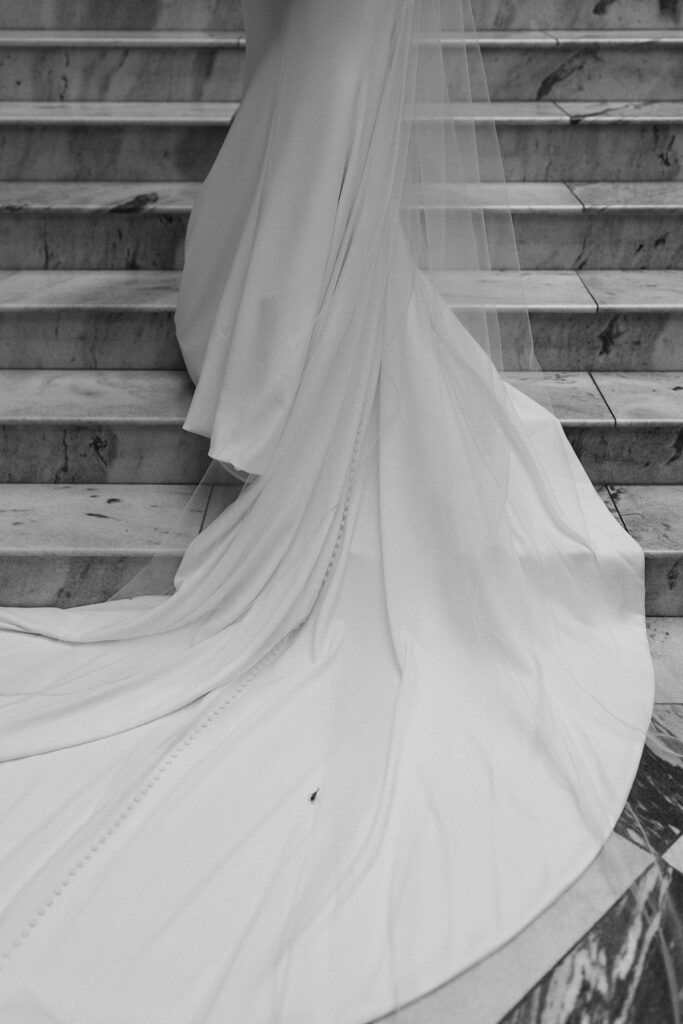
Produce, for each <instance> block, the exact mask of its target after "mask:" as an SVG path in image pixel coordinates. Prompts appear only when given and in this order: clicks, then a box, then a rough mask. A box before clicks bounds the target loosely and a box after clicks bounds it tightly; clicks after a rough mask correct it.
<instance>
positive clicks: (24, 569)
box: [0, 549, 683, 616]
mask: <svg viewBox="0 0 683 1024" xmlns="http://www.w3.org/2000/svg"><path fill="white" fill-rule="evenodd" d="M153 553H154V552H153V551H152V550H151V549H150V551H149V553H148V555H142V556H140V555H138V556H129V557H126V556H123V555H117V554H116V553H115V552H112V554H111V555H107V554H104V555H92V556H88V555H69V554H64V555H58V554H50V555H49V556H47V557H45V556H30V555H16V556H4V557H2V558H0V605H9V606H24V607H25V606H38V607H43V606H57V607H61V608H69V607H74V606H77V605H83V604H93V603H95V602H97V601H103V600H106V599H107V598H109V597H111V596H112V595H113V594H115V593H116V592H117V591H118V590H120V589H121V587H123V586H125V585H126V584H127V583H128V581H129V580H130V579H131V578H132V577H133V576H134V575H135V574H136V573H138V572H140V571H141V570H142V569H146V574H147V575H146V577H145V579H146V580H148V579H151V580H152V583H153V587H152V588H151V589H153V590H154V591H155V592H158V593H162V592H163V591H165V590H168V589H169V588H170V587H171V585H172V583H173V577H174V575H175V572H176V569H177V568H178V564H179V562H180V556H179V555H173V554H166V555H160V554H157V555H156V558H155V562H154V565H153V567H152V570H151V575H150V567H149V562H148V559H149V557H151V555H152V554H153ZM645 578H646V602H645V607H646V612H647V614H648V615H673V616H680V615H683V557H682V556H681V554H680V553H672V554H669V555H648V556H647V558H646V562H645Z"/></svg>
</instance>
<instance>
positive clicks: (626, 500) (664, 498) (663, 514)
mask: <svg viewBox="0 0 683 1024" xmlns="http://www.w3.org/2000/svg"><path fill="white" fill-rule="evenodd" d="M607 490H608V492H609V494H610V496H611V498H612V500H613V502H614V504H615V505H616V507H617V510H618V512H619V516H620V518H621V520H622V522H623V523H624V525H625V527H626V528H627V530H628V532H629V533H630V534H631V536H632V537H634V538H635V539H636V540H637V541H638V543H639V544H640V545H641V546H642V547H643V548H644V549H645V550H646V551H648V552H650V554H655V553H666V554H669V553H671V552H678V551H680V552H682V553H683V485H681V484H659V485H657V484H629V485H628V486H626V485H623V486H621V485H611V486H609V487H608V488H607Z"/></svg>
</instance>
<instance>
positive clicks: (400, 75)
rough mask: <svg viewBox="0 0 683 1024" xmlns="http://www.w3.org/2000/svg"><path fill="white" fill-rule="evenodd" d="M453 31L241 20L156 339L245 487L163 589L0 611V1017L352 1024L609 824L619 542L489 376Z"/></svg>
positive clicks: (397, 14)
mask: <svg viewBox="0 0 683 1024" xmlns="http://www.w3.org/2000/svg"><path fill="white" fill-rule="evenodd" d="M453 12H454V15H457V17H455V20H454V22H453V24H454V28H453V29H452V30H451V32H450V34H449V35H448V37H446V36H442V35H441V33H440V27H439V21H438V6H437V4H435V3H434V2H432V0H410V2H409V0H344V3H340V2H339V0H247V2H246V3H245V15H246V24H247V34H248V66H247V83H246V90H245V95H244V99H243V102H242V105H241V108H240V111H239V113H238V115H237V118H236V121H235V124H234V126H233V127H232V129H231V132H230V134H229V137H228V139H227V140H226V143H225V145H224V147H223V149H222V150H221V152H220V154H219V156H218V158H217V160H216V163H215V165H214V167H213V169H212V171H211V173H210V175H209V177H208V179H207V181H206V183H205V185H204V188H203V190H202V192H201V194H200V197H199V199H198V202H197V204H196V207H195V209H194V211H193V215H192V219H191V223H190V229H189V234H188V243H187V251H186V267H185V272H184V276H183V282H182V287H181V293H180V300H179V305H178V312H177V327H178V335H179V341H180V344H181V348H182V351H183V354H184V357H185V360H186V363H187V367H188V370H189V372H190V374H191V376H192V377H193V379H194V381H195V383H196V391H195V396H194V400H193V402H192V405H191V408H190V410H189V414H188V418H187V422H186V429H188V430H190V431H193V432H196V433H200V434H203V435H205V436H207V437H208V438H210V445H211V455H212V457H213V458H214V459H215V460H216V462H219V463H224V464H227V465H230V466H232V467H237V468H238V469H239V470H240V471H243V473H244V474H246V475H247V483H246V486H245V487H244V488H243V490H242V492H241V494H240V496H239V498H238V499H237V501H236V502H235V503H234V504H233V505H232V506H230V507H229V508H228V509H227V510H226V511H225V512H223V514H222V515H220V516H219V517H218V518H217V519H216V520H215V521H214V522H213V523H212V524H211V525H210V526H208V528H207V529H205V530H204V531H203V532H202V533H201V534H200V535H199V536H198V537H197V538H196V539H195V540H194V541H193V542H192V543H191V544H190V546H189V547H188V549H187V552H186V554H185V557H184V559H183V562H182V564H181V567H180V569H179V571H178V574H177V576H176V580H175V589H174V592H173V593H172V594H171V595H154V594H151V595H143V596H138V597H134V598H128V597H124V598H123V599H120V600H116V601H111V602H107V603H103V604H100V605H94V606H90V607H84V608H79V609H70V610H59V609H22V608H14V609H4V610H3V611H2V614H1V616H0V624H1V626H2V630H1V631H0V640H1V642H2V661H1V663H0V691H2V694H3V698H2V699H3V710H2V715H1V716H0V756H1V757H2V760H3V762H4V763H3V765H2V771H0V780H1V781H0V785H2V793H1V797H2V805H3V811H4V821H5V829H4V840H3V849H2V856H3V862H2V864H3V867H2V871H0V890H1V895H2V900H3V903H4V904H5V906H6V910H5V913H4V915H3V918H2V922H1V924H0V955H2V953H3V951H4V952H7V953H8V956H7V958H6V961H7V962H6V964H5V967H4V970H3V972H2V975H1V977H2V980H1V981H0V1007H2V1008H3V1010H4V1012H5V1017H4V1018H2V1017H1V1016H0V1019H7V1020H12V1021H13V1022H14V1021H16V1022H17V1024H19V1022H22V1024H23V1022H24V1021H26V1022H30V1024H34V1022H36V1024H37V1022H41V1024H42V1022H43V1021H48V1020H50V1021H55V1020H57V1021H63V1022H65V1024H66V1022H68V1024H81V1022H83V1024H86V1022H88V1024H92V1022H93V1021H94V1020H97V1021H98V1022H99V1021H101V1022H102V1024H108V1022H109V1021H111V1022H112V1024H113V1022H117V1024H120V1022H122V1021H124V1020H125V1021H126V1022H131V1024H134V1022H137V1021H140V1022H143V1021H144V1024H154V1022H159V1024H162V1022H163V1024H168V1022H169V1021H171V1020H174V1021H175V1020H178V1021H182V1022H183V1024H184V1022H186V1021H187V1022H189V1021H192V1022H195V1021H196V1022H202V1024H203V1022H214V1021H215V1022H217V1024H218V1022H221V1024H224V1022H225V1021H232V1020H235V1021H237V1020H239V1021H241V1022H244V1024H275V1022H278V1024H279V1022H288V1024H290V1022H291V1024H295V1022H296V1024H307V1022H311V1024H314V1022H315V1024H321V1022H322V1021H325V1022H326V1024H327V1022H330V1024H333V1022H340V1024H346V1022H348V1024H360V1022H361V1021H367V1020H370V1019H373V1018H374V1017H378V1016H380V1015H381V1014H385V1013H388V1012H391V1011H397V1010H398V1009H399V1008H400V1007H401V1006H403V1005H404V1004H406V1003H407V1002H409V1001H410V1000H412V999H414V998H416V997H418V996H420V995H422V994H424V993H425V992H427V991H429V990H430V989H431V988H433V987H434V986H436V985H438V984H440V983H442V982H444V981H446V980H447V979H448V978H450V977H452V976H454V975H455V974H457V973H458V972H460V971H462V970H464V969H466V968H467V967H468V966H469V965H471V964H472V963H474V962H476V961H477V960H479V959H480V958H482V957H484V956H486V955H487V954H488V953H490V952H491V951H492V950H493V949H495V948H497V947H498V946H500V945H501V944H502V943H503V942H505V941H507V940H508V939H509V938H510V937H511V936H513V935H514V934H515V933H516V932H518V931H519V930H520V928H522V927H523V926H524V925H525V924H526V923H527V922H529V921H530V920H531V919H532V918H533V917H534V916H535V915H537V914H538V913H539V912H540V911H542V910H543V909H544V908H545V907H547V906H548V905H549V904H550V903H551V902H552V901H553V900H554V899H555V898H556V897H557V896H558V895H559V894H560V893H561V892H562V891H563V890H564V889H565V888H566V887H567V886H568V885H569V884H570V883H571V882H573V881H574V880H575V879H576V878H577V877H578V876H579V875H580V873H581V872H582V871H583V870H584V869H585V868H586V867H587V866H588V865H589V864H590V863H591V861H593V859H594V858H595V856H596V854H597V853H598V851H599V850H600V848H601V847H602V845H603V843H604V842H605V840H606V839H607V837H608V836H609V834H610V832H611V830H612V828H613V826H614V823H615V821H616V819H617V817H618V816H619V814H620V812H621V810H622V808H623V806H624V803H625V800H626V797H627V795H628V791H629V788H630V785H631V783H632V780H633V777H634V774H635V771H636V767H637V764H638V759H639V756H640V753H641V750H642V745H643V741H644V737H645V733H646V730H647V725H648V721H649V717H650V712H651V706H652V689H653V687H652V665H651V661H650V656H649V652H648V647H647V641H646V636H645V626H644V617H643V564H642V561H643V559H642V553H641V552H640V550H639V548H638V547H637V545H636V544H635V543H634V542H633V541H632V540H631V539H630V538H629V537H628V535H627V534H626V533H625V532H624V531H623V530H622V529H621V528H620V527H619V526H618V525H617V523H616V522H615V521H614V520H613V519H612V517H611V516H610V515H609V513H608V512H607V511H606V510H605V508H604V507H603V505H602V502H601V501H600V500H599V498H598V497H597V496H596V494H595V492H594V490H593V488H592V486H591V484H590V482H589V480H588V479H587V477H586V476H585V474H584V472H583V470H582V469H581V467H580V465H579V463H578V461H577V460H576V458H575V457H574V455H573V453H572V451H571V449H570V448H569V446H568V444H567V442H566V440H565V438H564V435H563V433H562V430H561V427H560V425H559V424H558V422H557V421H556V420H555V419H554V417H553V416H552V415H551V414H550V413H549V412H547V411H545V410H544V409H542V408H541V407H540V406H539V405H537V404H536V403H535V402H533V401H531V399H529V398H527V397H524V396H523V395H522V394H521V393H520V392H518V391H516V390H514V389H513V388H512V387H511V386H510V385H509V384H507V383H505V380H504V378H503V377H502V376H501V375H500V374H499V371H500V370H504V369H506V368H515V369H517V368H519V367H520V366H523V367H525V368H532V367H534V365H535V364H534V362H533V351H532V345H531V338H530V334H529V331H528V319H527V318H526V316H525V315H524V314H523V313H522V314H520V316H519V318H518V322H517V324H516V326H515V330H514V332H513V334H512V335H510V334H507V335H506V334H505V333H504V332H503V331H502V330H501V327H500V320H499V315H498V314H499V309H498V308H497V305H496V302H495V294H496V292H495V289H494V287H493V285H495V283H496V274H497V272H498V271H500V270H504V271H505V272H506V273H507V274H508V275H509V276H508V280H510V279H512V280H513V281H514V282H515V283H514V284H513V287H517V286H519V287H521V285H522V278H521V275H519V274H518V273H517V276H516V277H515V272H516V271H517V272H518V265H517V263H516V254H515V248H514V238H513V236H512V228H511V220H510V217H509V211H508V212H506V210H505V208H504V204H503V205H502V207H500V204H499V214H498V216H497V218H496V219H495V221H494V222H491V221H490V220H489V219H487V217H486V216H485V215H484V211H483V195H484V194H485V190H486V188H491V187H493V186H496V187H497V186H499V185H500V184H501V183H502V168H501V162H500V155H499V152H498V148H497V144H496V137H495V128H494V125H493V122H492V120H491V117H490V111H489V109H488V107H487V102H486V95H485V91H484V90H485V84H484V81H483V75H482V72H481V61H480V56H479V54H478V50H477V47H476V45H475V41H474V39H473V37H472V35H471V29H472V26H471V22H470V19H469V16H468V12H467V9H466V7H465V5H464V4H462V5H460V4H453ZM446 43H447V44H448V45H446ZM441 292H443V293H445V294H446V296H447V300H448V301H446V300H445V299H444V297H443V295H442V294H441Z"/></svg>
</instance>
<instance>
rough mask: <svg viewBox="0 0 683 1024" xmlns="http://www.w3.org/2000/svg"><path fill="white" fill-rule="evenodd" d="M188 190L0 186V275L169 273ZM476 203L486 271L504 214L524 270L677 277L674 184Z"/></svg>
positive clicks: (458, 201) (679, 207) (514, 187)
mask: <svg viewBox="0 0 683 1024" xmlns="http://www.w3.org/2000/svg"><path fill="white" fill-rule="evenodd" d="M198 190H199V185H198V184H194V183H189V182H130V183H127V182H100V183H89V182H22V181H19V182H0V269H26V270H42V269H50V270H63V269H81V270H97V269H100V268H107V269H111V270H173V269H180V268H181V267H182V262H183V243H184V238H185V231H186V227H187V220H188V217H189V214H190V210H191V208H192V204H193V202H194V199H195V197H196V195H197V193H198ZM444 199H445V202H446V203H447V207H446V218H447V227H448V230H447V240H448V241H449V242H450V243H451V244H450V249H449V251H447V252H446V258H447V264H446V266H447V267H450V268H454V267H457V265H458V260H459V258H460V255H459V248H458V238H459V237H460V232H459V225H458V217H459V215H460V211H461V210H462V208H463V206H465V207H467V208H469V207H470V206H471V205H472V202H473V198H472V196H471V195H469V196H468V195H467V194H466V192H465V190H463V189H462V188H458V187H454V188H453V189H451V190H449V192H448V193H447V194H446V195H445V196H438V197H436V196H430V195H426V196H424V195H423V197H422V201H423V203H424V205H427V206H442V205H443V202H444ZM478 201H481V204H482V206H483V209H484V211H485V216H486V222H487V231H488V237H489V252H490V256H491V260H492V263H493V265H494V266H495V267H502V266H504V265H505V260H506V259H507V257H508V255H509V254H508V253H507V252H506V248H505V247H500V248H497V242H496V240H497V238H500V237H501V235H500V231H501V226H502V225H505V223H506V222H507V214H506V213H505V212H504V211H506V210H507V208H508V205H509V206H511V208H512V212H513V221H514V227H515V234H516V238H517V245H518V250H519V258H520V262H521V265H522V266H523V267H524V268H526V269H530V270H534V269H537V268H539V267H543V268H544V269H546V270H550V269H557V270H567V269H572V268H573V269H617V268H621V269H627V270H656V269H662V270H667V269H679V270H681V269H683V230H682V229H683V182H681V181H674V182H624V183H622V184H620V185H615V184H614V183H611V182H608V183H594V184H574V185H571V186H570V185H566V184H564V183H561V182H513V183H511V184H510V185H509V186H507V187H506V188H501V187H500V186H498V185H494V184H490V185H485V186H483V187H482V190H481V194H480V196H479V197H478ZM502 237H506V236H505V235H503V236H502Z"/></svg>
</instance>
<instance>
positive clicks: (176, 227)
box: [0, 0, 683, 661]
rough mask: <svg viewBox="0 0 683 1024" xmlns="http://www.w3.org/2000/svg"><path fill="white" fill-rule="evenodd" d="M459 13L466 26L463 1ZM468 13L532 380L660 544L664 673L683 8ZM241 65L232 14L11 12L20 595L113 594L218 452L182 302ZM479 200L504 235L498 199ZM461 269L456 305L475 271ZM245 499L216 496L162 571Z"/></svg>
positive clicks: (0, 403) (3, 452)
mask: <svg viewBox="0 0 683 1024" xmlns="http://www.w3.org/2000/svg"><path fill="white" fill-rule="evenodd" d="M443 10H444V19H445V24H448V17H449V3H448V0H443ZM475 11H476V15H477V19H478V25H479V27H480V30H481V32H482V36H481V45H482V53H483V57H484V63H485V66H486V70H487V75H488V80H489V84H490V88H491V94H492V99H493V101H494V114H495V118H496V121H497V124H498V129H499V133H500V140H501V148H502V151H503V157H504V161H505V166H506V171H507V175H508V177H509V179H510V183H511V184H510V199H511V201H512V205H513V217H514V221H515V227H516V231H517V236H518V242H519V250H520V258H521V262H522V266H523V268H524V275H525V287H526V301H527V302H528V303H529V304H530V307H531V319H532V325H533V328H534V334H535V338H536V345H537V352H538V356H539V359H540V361H541V363H542V365H543V366H544V367H545V368H546V369H547V370H548V371H551V373H550V375H549V378H548V381H547V387H546V390H545V391H544V393H543V394H540V392H538V390H537V382H536V381H535V380H534V379H533V378H531V377H530V376H529V375H528V374H524V373H523V372H521V371H518V372H516V373H514V372H513V373H511V379H512V381H513V383H515V384H516V385H517V386H519V387H521V388H523V389H526V390H529V391H530V392H531V393H532V394H537V395H538V396H539V397H540V399H541V400H545V397H546V395H548V396H549V397H550V398H551V400H552V404H553V408H554V410H555V412H556V413H557V414H558V415H559V417H560V419H561V420H562V422H563V425H564V427H565V430H566V431H567V434H568V436H569V438H570V440H571V441H572V443H573V445H574V447H575V450H576V451H577V453H578V454H579V456H580V457H581V459H582V461H583V463H584V465H585V466H586V469H587V470H588V472H589V474H590V475H591V478H592V479H593V481H594V483H595V484H596V486H597V487H598V488H599V489H600V493H601V495H602V497H603V500H604V501H605V502H606V504H607V505H608V507H609V508H610V509H611V511H612V513H613V515H615V516H616V517H617V518H618V519H619V521H620V522H621V523H622V524H623V525H624V526H625V528H627V529H628V530H629V531H630V532H631V533H632V534H633V535H634V536H635V537H636V538H637V539H638V540H639V542H640V543H641V544H642V545H643V547H644V549H645V552H646V566H647V589H648V596H647V608H648V613H649V615H650V616H652V617H653V618H652V620H651V628H652V631H653V636H655V637H656V638H657V645H656V646H657V654H658V659H659V660H660V661H663V660H666V659H669V660H670V659H671V658H672V657H673V656H674V655H675V653H676V651H677V650H679V651H680V650H681V649H682V648H683V573H682V572H681V567H682V566H683V232H682V231H681V227H683V60H682V59H681V58H682V57H683V4H679V3H678V2H676V0H652V2H649V3H648V2H644V0H611V2H608V0H602V2H600V0H592V2H590V3H586V2H580V3H576V4H567V3H566V2H565V0H517V2H516V3H509V2H506V3H503V2H501V0H476V3H475ZM454 59H456V48H455V47H453V50H452V53H451V54H450V55H449V56H448V57H447V67H448V61H449V60H454ZM243 60H244V39H243V34H242V31H241V17H240V12H239V3H237V2H234V0H197V2H195V3H193V4H187V3H185V2H184V0H148V2H146V3H144V4H140V3H132V2H130V0H124V2H122V3H119V4H116V5H106V4H104V3H102V2H101V0H3V3H2V8H1V9H0V568H1V569H2V572H0V601H2V602H3V603H10V604H12V603H31V604H45V603H48V604H49V603H56V604H62V605H70V604H78V603H82V602H88V601H94V600H98V599H100V598H102V597H103V596H106V595H108V594H110V593H112V592H114V591H115V590H116V589H117V588H118V586H119V585H120V583H121V581H122V580H123V579H125V578H127V577H128V576H129V575H130V571H131V570H132V569H136V568H137V567H139V566H141V565H143V564H144V563H145V561H146V559H147V558H148V556H149V555H150V554H151V553H152V552H153V551H154V550H155V547H156V544H157V542H158V539H159V536H160V534H161V532H162V531H163V530H164V529H166V527H167V524H168V522H169V520H172V521H175V518H176V516H177V515H178V514H179V513H180V511H181V510H182V509H184V508H186V505H187V502H188V501H190V498H191V496H192V493H193V486H194V484H195V483H196V481H197V480H198V479H199V478H200V476H201V473H202V470H203V468H204V466H205V465H206V446H205V443H204V442H202V441H201V440H200V439H196V438H193V437H192V436H190V435H187V434H186V433H184V432H183V431H182V430H181V424H182V420H183V417H184V412H185V410H186V408H187V404H188V402H189V399H190V394H191V387H190V383H189V381H188V379H187V376H186V375H185V373H184V371H183V366H182V361H181V359H180V354H179V351H178V347H177V344H176V342H175V338H174V334H173V308H174V304H175V296H176V292H177V287H178V278H179V272H180V269H181V267H182V246H183V238H184V233H185V228H186V225H187V219H188V216H189V211H190V209H191V206H192V202H193V199H194V197H195V195H196V193H197V189H198V187H199V184H198V183H199V182H200V181H201V179H202V178H203V176H204V175H205V173H206V172H207V170H208V168H209V167H210V165H211V162H212V160H213V157H214V155H215V153H216V152H217V150H218V147H219V146H220V144H221V142H222V139H223V137H224V134H225V131H226V130H227V129H228V128H229V125H230V122H231V119H232V117H233V116H234V114H235V111H236V109H237V105H238V103H239V99H240V96H241V89H242V68H243ZM472 112H474V114H475V116H476V115H478V114H479V113H481V112H480V111H479V110H478V109H477V108H476V107H475V108H474V110H473V111H472V109H471V108H467V109H465V110H464V109H463V107H462V106H461V105H458V104H453V105H452V106H451V108H450V109H449V110H448V112H447V113H448V116H449V117H452V118H456V119H457V118H458V117H461V116H463V113H465V114H467V115H468V116H469V114H470V113H472ZM452 199H453V209H455V208H456V207H457V203H458V197H457V195H456V194H454V195H453V197H452ZM482 202H483V205H484V211H485V216H486V218H487V221H488V223H489V225H490V228H491V234H492V236H493V237H494V238H495V226H496V217H497V216H499V212H498V211H499V209H500V204H501V197H500V190H499V189H498V188H497V186H495V185H493V184H491V185H489V186H487V187H485V188H484V189H483V192H482ZM493 261H494V266H495V265H496V254H495V245H494V247H493ZM443 274H444V275H445V277H444V280H443V281H442V282H441V283H442V284H443V285H445V287H446V290H447V288H448V285H449V282H450V281H451V280H452V278H453V277H454V275H455V274H456V271H454V270H452V269H451V268H450V267H449V266H446V267H445V268H444V271H443ZM489 284H490V287H491V288H492V289H495V290H496V291H497V292H498V294H499V295H500V297H501V301H502V302H503V304H504V306H505V314H504V317H503V323H504V329H505V330H506V332H508V333H509V334H510V335H512V334H514V331H515V330H516V329H517V325H518V323H519V301H520V300H519V296H518V295H517V291H516V288H511V287H510V281H509V278H508V277H507V276H506V274H505V271H503V270H494V271H493V272H492V273H491V275H490V281H489ZM234 494H235V488H211V487H207V488H204V489H203V490H202V491H200V492H199V493H197V494H196V495H195V497H194V499H193V502H192V504H191V505H190V507H189V508H187V509H186V512H185V515H184V516H183V517H182V519H181V520H178V528H177V534H178V535H177V537H175V536H174V537H171V538H170V540H168V539H167V544H166V547H165V549H164V557H163V558H162V559H160V560H159V561H158V563H157V564H156V567H155V571H157V572H158V573H159V574H160V575H159V580H160V581H166V580H168V579H169V578H170V576H171V575H172V571H173V567H174V565H175V564H177V560H178V558H179V553H180V551H181V550H182V548H183V547H184V545H185V543H186V541H187V538H188V536H191V535H193V534H194V533H196V531H197V530H199V529H201V528H202V525H203V524H205V523H206V522H207V520H210V519H211V517H213V516H214V515H216V514H217V513H218V511H219V510H220V508H221V507H223V506H224V505H225V503H226V502H228V501H230V500H231V499H232V498H233V497H234Z"/></svg>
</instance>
